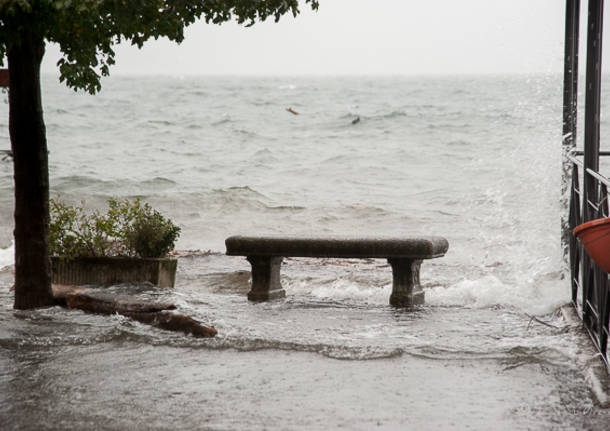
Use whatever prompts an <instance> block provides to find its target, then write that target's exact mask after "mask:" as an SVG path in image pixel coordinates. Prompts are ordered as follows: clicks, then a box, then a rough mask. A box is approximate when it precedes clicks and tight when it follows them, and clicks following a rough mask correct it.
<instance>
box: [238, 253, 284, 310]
mask: <svg viewBox="0 0 610 431" xmlns="http://www.w3.org/2000/svg"><path fill="white" fill-rule="evenodd" d="M247 259H248V262H250V265H252V289H251V290H250V292H248V299H249V300H250V301H268V300H270V299H279V298H284V297H285V296H286V291H285V290H284V289H283V288H282V284H281V283H280V266H281V265H282V258H281V257H276V256H248V257H247Z"/></svg>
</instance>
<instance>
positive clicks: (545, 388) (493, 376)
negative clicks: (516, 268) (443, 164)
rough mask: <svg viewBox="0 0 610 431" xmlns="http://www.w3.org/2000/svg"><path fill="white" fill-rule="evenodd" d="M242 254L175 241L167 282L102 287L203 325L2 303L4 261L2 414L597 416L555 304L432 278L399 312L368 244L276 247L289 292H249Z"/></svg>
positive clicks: (585, 360) (139, 423)
mask: <svg viewBox="0 0 610 431" xmlns="http://www.w3.org/2000/svg"><path fill="white" fill-rule="evenodd" d="M244 263H246V262H245V261H244V260H243V259H240V258H228V257H225V256H222V255H208V256H191V257H182V258H180V260H179V268H180V274H181V275H182V276H181V277H179V278H178V284H177V286H176V289H175V290H167V289H158V288H153V287H151V286H146V285H144V286H114V287H111V288H110V291H113V292H121V293H126V292H132V293H134V292H135V295H136V296H137V297H141V298H155V299H163V300H171V301H174V302H175V303H176V304H177V305H178V308H179V310H180V312H184V313H187V314H190V315H193V316H194V317H196V318H198V319H199V320H201V321H202V322H205V323H209V324H213V325H214V326H216V328H217V329H218V331H219V335H218V336H217V337H216V338H215V339H211V340H207V339H196V338H192V337H190V336H184V335H182V334H177V333H172V332H167V331H163V330H159V329H156V328H153V327H149V326H147V325H142V324H139V323H137V322H133V321H130V320H129V319H127V318H125V317H122V316H118V315H116V316H109V317H107V316H97V315H88V314H85V313H83V312H81V311H70V310H64V309H61V308H58V307H56V308H50V309H44V310H35V311H27V312H24V311H14V310H12V309H11V306H12V304H11V301H10V299H11V294H10V292H9V287H10V285H11V282H12V280H11V274H10V270H5V271H3V272H2V273H1V278H0V283H1V287H0V298H1V301H2V309H1V311H0V417H1V418H2V422H3V424H5V427H4V428H3V429H10V430H33V429H41V430H62V429H82V430H85V429H91V430H123V429H130V430H165V429H183V430H188V429H211V430H241V429H253V430H264V429H289V430H290V429H295V430H297V429H298V430H305V429H307V430H310V429H312V430H322V429H341V428H342V429H350V430H351V429H355V430H368V429H372V428H375V429H408V428H419V429H489V428H490V427H493V428H494V429H506V430H509V429H510V430H514V429H524V430H525V429H549V430H551V429H552V430H555V429H566V430H568V429H592V430H603V429H606V427H607V423H608V420H610V411H609V410H606V409H603V408H601V407H599V406H598V405H596V404H595V403H596V399H595V397H594V396H593V394H592V393H591V391H590V384H589V383H588V382H587V370H588V364H590V363H591V361H594V360H596V359H595V358H592V357H591V354H592V351H591V349H590V346H589V345H588V344H587V341H588V340H586V339H585V338H584V336H583V333H582V331H581V329H580V327H579V325H578V324H577V323H576V324H574V323H573V322H570V321H569V320H565V319H564V318H563V317H562V315H561V313H560V312H555V313H550V314H547V315H543V316H538V317H536V318H532V316H530V315H529V314H527V313H523V312H521V311H519V310H517V309H515V308H513V307H507V306H502V305H496V306H491V307H483V308H476V307H473V306H472V305H469V306H464V305H462V306H446V305H433V304H434V302H435V301H436V299H435V297H434V294H433V292H434V290H433V289H434V288H433V287H431V286H429V287H428V288H427V289H426V290H427V295H428V296H429V298H430V302H431V304H430V305H426V306H424V307H422V308H420V309H419V310H418V311H415V312H406V311H403V310H400V309H396V308H393V307H390V306H389V305H387V300H388V297H389V292H390V283H389V279H388V275H390V272H389V269H388V268H386V267H385V265H384V262H383V261H379V260H371V261H365V262H358V261H351V260H349V261H348V262H347V264H346V263H345V262H341V263H340V261H339V260H336V261H333V260H329V261H327V262H324V264H320V262H319V261H316V260H311V259H291V260H289V261H288V262H287V263H286V264H285V267H284V268H283V272H284V273H285V274H286V275H285V277H284V278H285V280H284V282H285V286H286V290H287V295H288V297H287V298H286V299H285V300H280V301H273V302H269V303H261V304H253V303H249V302H248V301H247V300H246V298H245V293H246V292H247V289H248V278H249V273H248V272H247V271H245V270H247V267H246V266H244ZM220 267H224V268H228V269H230V270H225V272H224V273H223V272H219V271H217V269H220ZM439 267H440V264H439ZM331 279H332V280H334V281H330V280H331ZM337 280H338V281H337ZM325 283H326V284H327V286H326V287H325V286H324V285H325ZM312 286H313V287H312ZM331 287H332V289H333V290H334V293H332V294H331V293H330V290H329V289H330V288H331ZM348 297H349V298H348ZM6 425H8V427H6Z"/></svg>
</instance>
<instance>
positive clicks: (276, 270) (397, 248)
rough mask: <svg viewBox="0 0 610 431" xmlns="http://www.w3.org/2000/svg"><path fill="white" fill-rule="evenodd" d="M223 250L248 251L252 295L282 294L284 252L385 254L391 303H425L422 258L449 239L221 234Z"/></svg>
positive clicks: (443, 248) (443, 246) (287, 254)
mask: <svg viewBox="0 0 610 431" xmlns="http://www.w3.org/2000/svg"><path fill="white" fill-rule="evenodd" d="M225 244H226V246H227V255H229V256H246V258H247V259H248V262H250V264H251V265H252V288H251V290H250V292H249V293H248V299H249V300H251V301H267V300H270V299H276V298H283V297H285V296H286V292H285V291H284V289H283V288H282V285H281V283H280V266H281V263H282V258H284V257H322V258H324V257H332V258H362V259H364V258H383V259H387V260H388V263H389V264H390V265H391V266H392V280H393V281H392V295H391V296H390V304H391V305H394V306H406V307H410V306H413V305H419V304H423V303H424V291H423V290H422V288H421V286H420V284H419V267H420V265H421V262H422V260H423V259H433V258H435V257H441V256H443V255H444V254H445V253H446V252H447V249H448V248H449V243H448V242H447V240H446V239H445V238H441V237H434V236H430V237H421V238H410V237H407V238H358V237H328V238H308V237H283V236H232V237H229V238H227V239H226V240H225Z"/></svg>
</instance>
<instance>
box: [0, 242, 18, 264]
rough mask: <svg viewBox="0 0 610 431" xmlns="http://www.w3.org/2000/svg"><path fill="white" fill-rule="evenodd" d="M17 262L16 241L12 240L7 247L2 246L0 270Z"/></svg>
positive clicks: (0, 249)
mask: <svg viewBox="0 0 610 431" xmlns="http://www.w3.org/2000/svg"><path fill="white" fill-rule="evenodd" d="M14 263H15V243H14V242H11V245H9V246H8V247H7V248H0V270H1V269H4V268H6V267H7V266H11V265H13V264H14Z"/></svg>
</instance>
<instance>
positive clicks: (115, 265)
mask: <svg viewBox="0 0 610 431" xmlns="http://www.w3.org/2000/svg"><path fill="white" fill-rule="evenodd" d="M51 264H52V268H53V283H55V284H71V285H84V284H116V283H141V282H146V281H148V282H150V283H152V284H154V285H156V286H159V287H174V282H175V280H176V269H177V267H178V261H177V260H176V259H172V258H133V257H78V258H75V259H72V260H70V261H66V260H62V259H60V258H59V257H52V258H51Z"/></svg>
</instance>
